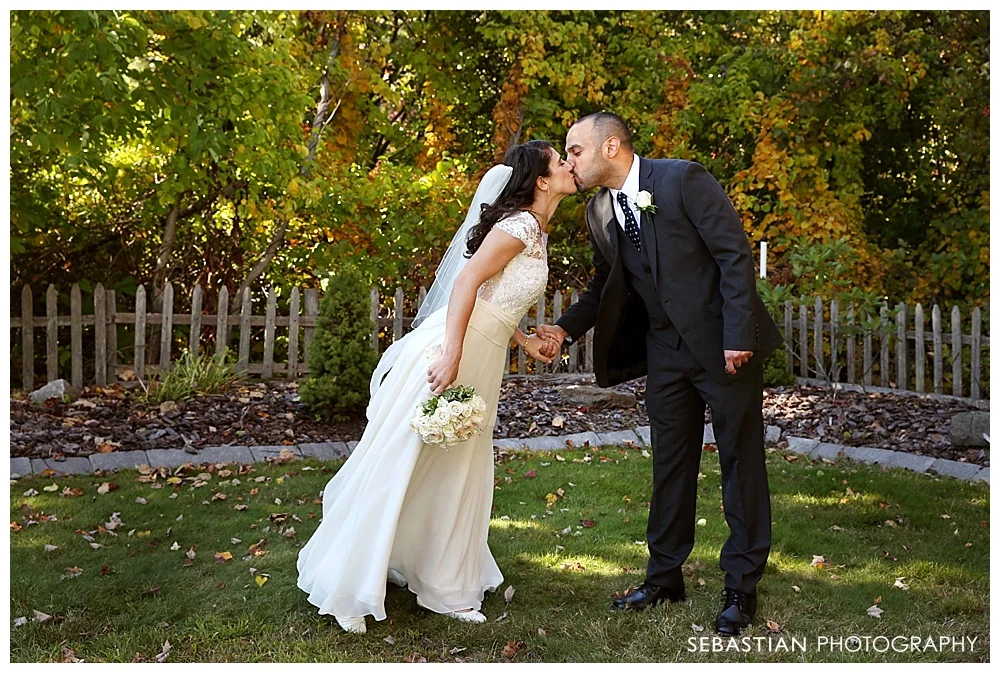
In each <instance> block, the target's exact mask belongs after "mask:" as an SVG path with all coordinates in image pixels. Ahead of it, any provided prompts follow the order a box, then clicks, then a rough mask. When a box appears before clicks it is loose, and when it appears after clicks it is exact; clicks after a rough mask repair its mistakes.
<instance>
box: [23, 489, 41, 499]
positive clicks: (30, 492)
mask: <svg viewBox="0 0 1000 673" xmlns="http://www.w3.org/2000/svg"><path fill="white" fill-rule="evenodd" d="M36 495H38V491H36V490H35V489H33V488H29V489H28V490H27V491H25V492H24V497H25V498H30V497H32V496H36Z"/></svg>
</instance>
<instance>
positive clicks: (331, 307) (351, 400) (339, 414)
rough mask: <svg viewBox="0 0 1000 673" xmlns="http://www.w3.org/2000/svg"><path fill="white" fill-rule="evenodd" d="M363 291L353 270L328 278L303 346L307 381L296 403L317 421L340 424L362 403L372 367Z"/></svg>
mask: <svg viewBox="0 0 1000 673" xmlns="http://www.w3.org/2000/svg"><path fill="white" fill-rule="evenodd" d="M368 297H369V294H368V288H367V287H366V286H365V285H364V283H363V282H362V280H361V276H360V275H359V274H358V273H357V272H355V271H343V272H340V273H337V274H336V275H335V276H333V277H332V278H330V281H329V283H328V284H327V286H326V292H325V293H324V295H323V301H322V302H321V303H320V307H319V316H318V317H317V319H316V331H315V333H313V338H312V341H311V342H310V344H309V353H308V358H309V359H308V362H309V377H308V378H307V379H306V381H305V382H304V383H303V384H302V392H301V395H302V401H303V402H305V403H306V404H307V405H309V407H310V408H311V409H312V411H313V412H314V413H315V414H316V416H317V417H319V418H323V419H327V420H333V421H342V420H346V419H347V418H348V417H350V416H351V415H352V414H354V413H357V412H359V411H362V410H363V409H364V407H365V405H366V404H367V403H368V386H369V382H370V381H371V377H372V372H373V371H374V370H375V365H376V364H378V358H379V356H378V353H376V352H375V350H374V349H373V348H372V345H371V335H372V330H374V329H375V325H374V324H373V323H372V319H371V315H370V314H369V311H370V304H369V299H368Z"/></svg>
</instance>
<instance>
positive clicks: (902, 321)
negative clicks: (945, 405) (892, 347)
mask: <svg viewBox="0 0 1000 673" xmlns="http://www.w3.org/2000/svg"><path fill="white" fill-rule="evenodd" d="M896 309H897V311H899V312H898V313H897V314H896V389H897V390H909V387H908V386H907V384H908V383H909V373H910V372H909V367H907V363H906V345H907V338H906V327H907V322H909V321H908V320H907V311H906V304H898V305H897V306H896Z"/></svg>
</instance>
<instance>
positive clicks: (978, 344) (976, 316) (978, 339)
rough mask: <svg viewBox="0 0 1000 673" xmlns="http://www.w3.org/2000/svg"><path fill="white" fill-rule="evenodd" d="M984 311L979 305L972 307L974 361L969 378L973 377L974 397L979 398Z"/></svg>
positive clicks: (980, 391) (980, 393) (980, 392)
mask: <svg viewBox="0 0 1000 673" xmlns="http://www.w3.org/2000/svg"><path fill="white" fill-rule="evenodd" d="M982 321H983V319H982V312H981V311H980V310H979V307H978V306H977V307H976V308H974V309H972V363H971V366H970V368H969V378H971V379H972V381H970V383H971V384H972V392H971V394H972V399H974V400H978V399H979V397H980V396H981V395H982V390H981V389H980V386H979V377H980V375H981V371H980V370H981V369H982V349H983V332H982V329H983V328H982Z"/></svg>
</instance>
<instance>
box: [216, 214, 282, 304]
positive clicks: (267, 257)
mask: <svg viewBox="0 0 1000 673" xmlns="http://www.w3.org/2000/svg"><path fill="white" fill-rule="evenodd" d="M287 231H288V222H287V221H286V220H281V221H280V222H278V226H277V227H276V228H275V230H274V235H273V236H272V237H271V242H270V243H268V244H267V249H266V250H264V254H263V255H261V257H260V259H258V260H257V263H256V264H254V265H253V268H252V269H250V273H248V274H247V277H246V278H245V279H243V282H242V283H240V286H239V287H238V288H237V289H236V292H235V293H234V294H233V297H239V298H240V299H235V300H234V301H233V306H232V309H231V310H230V311H229V313H230V315H233V314H236V313H239V311H240V307H241V305H242V297H243V292H244V290H246V289H247V288H248V287H250V286H251V285H252V284H253V283H254V281H256V280H257V278H259V277H260V275H261V274H262V273H264V270H265V269H266V268H267V266H268V265H269V264H270V263H271V259H272V258H274V254H275V253H276V252H277V251H278V248H279V247H280V246H281V244H282V243H284V241H285V233H286V232H287Z"/></svg>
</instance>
